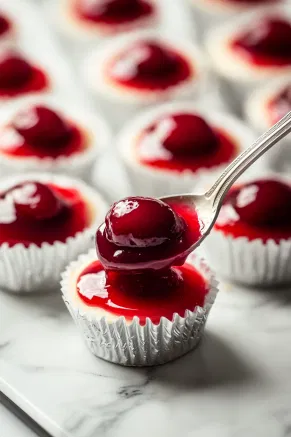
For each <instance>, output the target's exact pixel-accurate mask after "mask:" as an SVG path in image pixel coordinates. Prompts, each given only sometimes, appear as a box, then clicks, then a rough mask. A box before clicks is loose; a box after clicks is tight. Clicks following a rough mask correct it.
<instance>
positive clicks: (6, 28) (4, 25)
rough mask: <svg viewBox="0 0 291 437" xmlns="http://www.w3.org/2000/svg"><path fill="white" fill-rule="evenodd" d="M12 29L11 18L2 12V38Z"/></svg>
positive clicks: (0, 15)
mask: <svg viewBox="0 0 291 437" xmlns="http://www.w3.org/2000/svg"><path fill="white" fill-rule="evenodd" d="M10 29H11V24H10V22H9V20H8V19H7V18H6V17H4V15H2V14H0V40H1V36H3V35H5V33H7V32H8V31H9V30H10Z"/></svg>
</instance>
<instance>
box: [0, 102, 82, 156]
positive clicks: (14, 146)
mask: <svg viewBox="0 0 291 437" xmlns="http://www.w3.org/2000/svg"><path fill="white" fill-rule="evenodd" d="M86 140H87V138H86V135H85V133H83V132H82V131H81V130H80V129H79V127H78V126H76V125H75V124H73V123H72V122H69V121H67V120H65V119H64V118H63V117H62V116H61V115H59V114H57V113H56V112H54V111H53V110H51V109H49V108H47V107H45V106H32V107H28V108H25V109H24V110H22V111H20V112H19V113H18V114H16V116H15V117H14V118H13V120H12V122H11V123H10V124H9V125H7V126H5V127H4V128H3V129H2V130H0V152H1V153H4V154H5V155H10V156H15V157H37V158H47V157H50V158H57V157H59V156H71V155H73V154H75V153H78V152H81V151H82V150H84V149H85V148H86V147H87V144H86Z"/></svg>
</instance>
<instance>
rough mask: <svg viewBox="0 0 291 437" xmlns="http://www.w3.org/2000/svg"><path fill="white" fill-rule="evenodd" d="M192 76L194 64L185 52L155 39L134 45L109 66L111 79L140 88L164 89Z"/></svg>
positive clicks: (108, 73)
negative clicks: (186, 56) (189, 60)
mask: <svg viewBox="0 0 291 437" xmlns="http://www.w3.org/2000/svg"><path fill="white" fill-rule="evenodd" d="M192 75H193V71H192V67H191V66H190V64H189V62H188V60H187V59H186V58H185V57H184V56H183V55H182V54H179V53H178V52H177V51H175V49H170V48H168V47H166V46H165V45H163V44H162V43H159V42H155V41H140V42H137V43H135V44H133V45H131V46H130V47H128V48H127V49H125V50H124V51H123V52H122V53H120V54H119V55H117V56H116V57H114V59H112V60H111V61H110V62H109V63H108V66H107V69H106V76H107V77H109V78H110V80H111V81H112V82H114V83H116V84H118V85H119V86H122V87H125V88H129V89H138V90H141V91H162V90H165V89H167V88H170V87H173V86H175V85H179V84H181V83H183V82H185V81H187V80H188V79H189V78H190V77H191V76H192Z"/></svg>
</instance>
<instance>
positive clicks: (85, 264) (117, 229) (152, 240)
mask: <svg viewBox="0 0 291 437" xmlns="http://www.w3.org/2000/svg"><path fill="white" fill-rule="evenodd" d="M201 226H202V224H201V223H200V221H199V217H198V216H197V213H196V211H195V210H194V209H193V210H191V209H190V208H187V207H185V206H181V205H179V204H172V205H168V204H166V203H164V202H163V201H161V200H157V199H153V198H147V197H129V198H125V199H123V200H121V201H119V202H117V203H115V204H114V205H113V206H112V207H111V209H110V210H109V212H108V214H107V215H106V218H105V222H104V223H103V224H102V225H101V226H100V228H99V229H98V231H97V234H96V247H97V255H98V259H97V258H96V255H95V254H94V253H93V252H91V253H90V254H89V255H88V256H85V257H83V258H82V259H81V258H80V262H77V263H74V266H73V265H72V268H71V269H70V268H69V270H68V271H67V276H66V275H65V276H64V281H63V288H62V290H63V293H64V299H65V301H66V302H67V303H68V304H69V305H71V306H72V308H73V313H74V309H75V307H76V308H78V311H79V312H80V313H82V317H84V319H85V320H86V318H88V319H90V318H91V319H92V318H94V319H96V320H104V322H103V323H105V322H106V321H107V322H108V323H117V325H118V324H121V320H123V321H124V323H125V325H126V326H130V325H131V324H132V323H133V322H134V320H135V322H134V323H135V324H136V327H137V328H138V329H139V330H143V329H148V328H149V327H150V326H154V325H156V329H160V330H161V332H163V326H162V325H161V321H162V320H164V321H163V323H164V324H165V325H168V324H171V323H175V320H176V321H177V320H178V319H181V320H182V319H183V320H184V321H185V322H186V320H187V319H188V322H189V323H190V324H191V323H192V322H191V321H190V320H191V314H193V311H194V313H195V311H198V308H199V311H202V312H203V311H205V305H206V303H207V302H209V295H210V294H212V292H211V291H210V289H211V288H212V286H211V284H210V282H211V281H209V275H205V273H206V270H205V269H204V268H203V267H202V266H201V265H200V267H197V265H196V264H195V263H193V259H192V258H191V257H190V258H188V260H186V258H187V256H188V255H189V253H190V251H191V246H192V244H194V243H195V242H197V240H198V239H199V238H200V235H201ZM67 287H69V288H68V289H67ZM183 323H184V322H183ZM97 325H98V323H97ZM159 327H160V328H159ZM127 329H128V328H127ZM190 331H191V330H190ZM121 335H122V332H121ZM188 335H189V332H187V335H186V337H187V340H189V337H188ZM136 341H138V339H136ZM146 341H147V340H146ZM165 341H166V342H167V335H166V337H165ZM182 341H183V340H182V338H180V339H177V342H178V343H179V342H182ZM114 343H115V339H114ZM96 347H97V346H96V345H95V346H94V345H91V350H92V351H93V352H94V353H95V354H96V355H98V356H102V353H101V351H97V350H96V349H95V348H96ZM137 347H139V346H138V345H135V348H137ZM143 347H146V348H148V347H149V345H147V346H143ZM159 347H160V346H159ZM192 347H193V346H192ZM173 349H174V348H173ZM188 350H189V349H188ZM185 352H186V350H185V351H184V353H185ZM165 353H166V351H165V350H161V351H160V354H161V356H160V358H158V357H155V361H156V362H159V361H158V360H159V359H160V362H164V361H165V360H169V359H173V357H176V356H178V355H177V354H179V353H178V352H177V351H174V350H173V352H172V353H171V354H170V355H172V357H170V356H169V357H168V358H167V359H166V357H163V354H165ZM138 355H139V354H137V357H136V359H135V360H134V361H133V362H132V363H131V364H135V365H138V364H147V363H146V362H144V363H143V362H139V360H140V358H138ZM104 358H106V359H109V360H111V361H117V362H120V361H121V358H120V357H119V360H117V358H115V357H114V356H111V357H110V356H107V357H104ZM146 359H147V360H149V363H148V364H154V362H151V361H150V360H151V359H150V357H146ZM121 363H122V362H121ZM123 364H130V362H123Z"/></svg>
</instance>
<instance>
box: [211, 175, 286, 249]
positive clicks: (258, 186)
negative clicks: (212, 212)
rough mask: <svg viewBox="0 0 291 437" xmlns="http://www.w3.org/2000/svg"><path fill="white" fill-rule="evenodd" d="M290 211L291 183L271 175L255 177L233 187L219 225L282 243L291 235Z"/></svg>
mask: <svg viewBox="0 0 291 437" xmlns="http://www.w3.org/2000/svg"><path fill="white" fill-rule="evenodd" d="M290 211H291V186H290V185H287V184H284V183H282V182H279V181H276V180H271V179H268V180H259V181H254V182H251V183H248V184H245V185H243V186H241V187H238V188H235V189H233V190H231V192H230V193H229V195H228V196H227V197H226V199H225V201H224V204H223V207H222V210H221V213H220V215H219V218H218V221H217V222H216V224H215V228H216V229H217V230H221V231H223V232H224V233H225V234H230V235H232V236H234V237H247V238H248V239H249V240H254V239H256V238H260V239H262V240H263V241H264V242H266V241H267V240H269V239H272V240H275V241H276V242H277V243H279V242H280V240H282V239H289V238H291V221H290V214H289V213H290Z"/></svg>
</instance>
